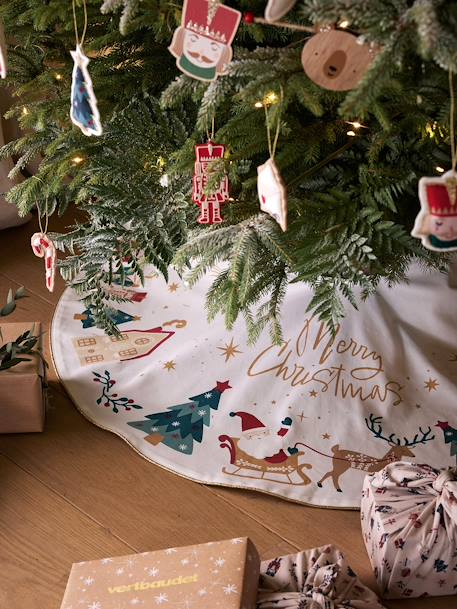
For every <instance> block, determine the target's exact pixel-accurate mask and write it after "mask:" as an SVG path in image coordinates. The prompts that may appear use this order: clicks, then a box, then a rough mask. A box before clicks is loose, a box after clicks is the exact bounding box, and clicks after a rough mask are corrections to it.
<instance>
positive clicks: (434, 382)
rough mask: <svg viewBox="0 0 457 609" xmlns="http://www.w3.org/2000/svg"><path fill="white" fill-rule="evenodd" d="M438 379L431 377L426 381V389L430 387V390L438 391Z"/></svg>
mask: <svg viewBox="0 0 457 609" xmlns="http://www.w3.org/2000/svg"><path fill="white" fill-rule="evenodd" d="M438 385H439V383H438V381H437V380H436V379H432V378H429V379H428V381H424V389H428V390H429V392H430V391H436V390H437V388H438Z"/></svg>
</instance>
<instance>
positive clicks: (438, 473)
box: [361, 462, 457, 598]
mask: <svg viewBox="0 0 457 609" xmlns="http://www.w3.org/2000/svg"><path fill="white" fill-rule="evenodd" d="M361 519H362V532H363V538H364V541H365V545H366V547H367V551H368V555H369V557H370V561H371V564H372V567H373V569H374V573H375V576H376V579H377V581H378V584H379V587H380V591H381V596H383V597H385V598H406V597H413V596H440V595H446V594H456V593H457V469H448V470H437V469H435V468H433V467H430V466H428V465H416V464H414V463H406V462H397V463H391V464H389V465H387V467H385V468H384V469H383V470H381V471H379V472H376V473H375V474H372V475H371V476H367V477H366V478H365V482H364V486H363V491H362V505H361Z"/></svg>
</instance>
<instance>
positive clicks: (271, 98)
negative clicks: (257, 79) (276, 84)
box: [263, 91, 278, 105]
mask: <svg viewBox="0 0 457 609" xmlns="http://www.w3.org/2000/svg"><path fill="white" fill-rule="evenodd" d="M263 101H264V103H265V104H268V105H270V104H276V102H277V101H278V96H277V95H276V93H275V92H274V91H271V93H267V95H265V99H264V100H263Z"/></svg>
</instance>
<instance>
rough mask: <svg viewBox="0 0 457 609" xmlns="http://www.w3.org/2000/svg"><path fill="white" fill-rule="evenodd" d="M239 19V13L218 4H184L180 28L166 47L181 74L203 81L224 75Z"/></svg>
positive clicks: (189, 0)
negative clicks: (174, 58) (174, 59)
mask: <svg viewBox="0 0 457 609" xmlns="http://www.w3.org/2000/svg"><path fill="white" fill-rule="evenodd" d="M240 19H241V13H240V12H239V11H236V10H235V9H233V8H230V7H228V6H224V5H223V4H221V3H220V2H218V1H217V0H210V1H209V2H208V0H185V2H184V6H183V8H182V20H181V25H180V26H179V27H178V28H177V29H176V30H175V33H174V35H173V39H172V41H171V45H170V46H169V47H168V49H169V51H170V53H171V54H172V55H173V56H174V57H176V65H177V66H178V68H179V69H180V70H181V72H184V74H187V75H188V76H190V77H191V78H196V79H197V80H203V81H211V80H215V79H216V78H217V77H218V76H219V75H221V74H224V73H225V72H226V70H227V66H228V64H229V63H230V61H231V60H232V56H233V51H232V47H231V44H232V42H233V39H234V38H235V34H236V31H237V29H238V25H239V23H240Z"/></svg>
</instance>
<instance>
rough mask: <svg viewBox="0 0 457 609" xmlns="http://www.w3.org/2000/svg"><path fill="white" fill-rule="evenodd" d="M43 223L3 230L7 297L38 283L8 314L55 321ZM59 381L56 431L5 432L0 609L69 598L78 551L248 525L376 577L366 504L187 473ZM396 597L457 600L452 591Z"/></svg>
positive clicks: (52, 606)
mask: <svg viewBox="0 0 457 609" xmlns="http://www.w3.org/2000/svg"><path fill="white" fill-rule="evenodd" d="M51 224H52V229H53V230H59V229H60V227H59V226H58V225H56V224H58V222H57V223H56V221H54V220H53V221H52V222H51ZM35 230H36V222H35V219H34V220H33V221H32V222H31V223H29V224H27V225H25V226H22V227H19V228H16V229H9V230H6V231H0V303H3V302H5V300H6V294H7V291H8V288H10V287H12V288H13V289H15V288H17V287H18V286H19V285H25V287H26V288H27V291H28V295H29V297H28V298H27V299H23V300H21V301H19V303H18V308H17V310H16V311H15V312H14V313H13V314H12V315H11V316H9V317H8V318H7V319H5V320H3V319H2V320H1V322H3V321H5V322H6V321H12V322H13V321H35V320H39V321H41V322H42V323H43V324H44V326H45V328H48V327H49V324H50V322H51V319H52V315H53V311H54V308H55V305H56V303H57V301H58V299H59V296H60V294H61V292H62V290H63V288H64V286H63V282H62V280H61V279H60V278H59V279H58V280H57V286H56V289H55V291H54V293H53V294H49V293H48V292H47V290H46V288H45V285H44V271H43V269H44V267H43V261H42V260H40V259H38V258H35V257H34V255H33V254H32V252H31V249H30V236H31V234H32V233H33V232H35ZM48 340H49V339H48V335H47V336H46V338H45V343H46V345H47V343H48ZM46 349H47V353H48V354H49V350H48V347H46ZM48 361H50V359H49V358H48ZM49 381H50V404H49V409H48V417H47V424H46V431H45V432H44V433H42V434H23V435H9V436H7V435H3V436H0V609H59V607H60V602H61V599H62V595H63V592H64V589H65V585H66V580H67V577H68V574H69V571H70V567H71V564H72V563H73V562H78V561H83V560H91V559H97V558H102V557H109V556H115V555H122V554H130V553H133V552H144V551H147V550H155V549H159V548H167V547H171V546H178V545H188V544H194V543H201V542H205V541H210V540H217V539H226V538H231V537H238V536H244V535H248V536H249V537H250V538H251V539H252V540H253V541H254V543H255V544H256V546H257V548H258V549H259V551H260V553H261V556H262V557H263V558H270V557H273V556H276V555H280V554H286V553H290V552H296V551H297V550H300V549H305V548H310V547H314V546H319V545H323V544H327V543H329V542H332V543H334V544H336V545H338V546H339V547H340V548H341V549H343V550H344V551H345V552H346V555H347V557H348V559H349V561H350V564H351V566H352V567H353V568H354V570H355V571H356V572H357V573H358V574H359V575H360V576H361V577H362V579H363V580H364V581H365V582H366V583H367V584H369V585H371V586H374V580H373V577H372V575H371V572H370V565H369V562H368V558H367V555H366V552H365V547H364V545H363V541H362V537H361V533H360V525H359V513H358V512H355V511H342V510H325V509H318V508H308V507H304V506H301V505H297V504H293V503H288V502H286V501H284V500H281V499H276V498H274V497H269V496H267V495H262V494H259V493H254V492H251V491H237V490H234V489H224V488H222V487H211V486H204V485H199V484H196V483H194V482H190V481H188V480H185V479H183V478H180V477H179V476H176V475H173V474H171V473H169V472H167V471H165V470H163V469H160V468H159V467H157V466H155V465H153V464H151V463H148V462H147V461H145V460H144V459H142V458H141V457H140V456H138V455H137V454H136V453H135V452H134V451H133V450H132V449H130V448H129V447H128V446H127V444H125V443H124V442H123V441H122V440H121V439H120V438H118V437H117V436H115V435H112V434H110V433H108V432H106V431H102V430H101V429H98V428H97V427H95V426H93V425H91V424H90V423H89V422H88V421H87V420H85V419H84V418H83V417H82V416H81V415H80V414H79V413H78V412H77V411H76V409H75V408H74V407H73V405H72V402H71V400H70V399H69V397H68V396H67V395H66V393H65V390H64V389H63V387H62V385H61V384H60V383H59V381H58V379H57V377H56V374H55V371H54V370H52V364H51V369H50V371H49ZM0 407H2V404H0ZM385 604H386V606H387V607H392V608H403V609H412V608H414V609H445V608H446V609H450V608H451V607H455V606H456V605H455V598H452V599H451V598H449V597H448V598H441V599H421V600H417V599H410V600H405V601H398V602H386V603H385Z"/></svg>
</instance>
